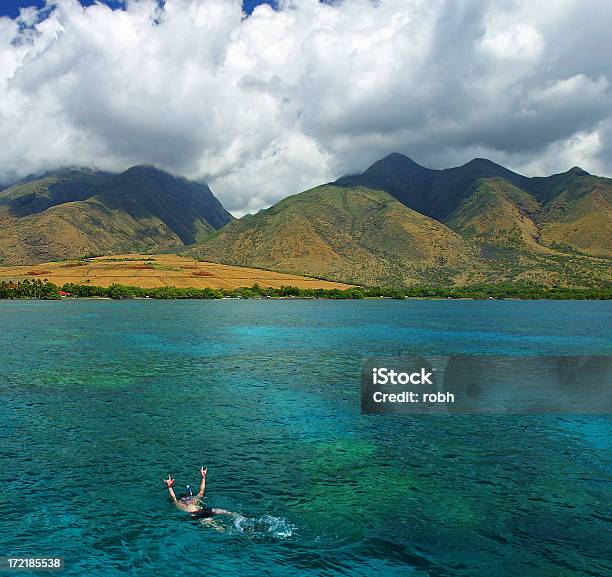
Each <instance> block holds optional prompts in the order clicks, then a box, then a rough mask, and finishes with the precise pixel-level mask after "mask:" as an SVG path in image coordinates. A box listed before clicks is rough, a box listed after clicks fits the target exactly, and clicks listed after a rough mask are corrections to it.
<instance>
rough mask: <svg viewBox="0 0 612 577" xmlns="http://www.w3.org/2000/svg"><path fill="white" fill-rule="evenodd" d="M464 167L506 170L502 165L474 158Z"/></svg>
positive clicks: (486, 159)
mask: <svg viewBox="0 0 612 577" xmlns="http://www.w3.org/2000/svg"><path fill="white" fill-rule="evenodd" d="M463 166H471V167H474V168H504V167H503V166H501V165H500V164H497V163H495V162H493V161H492V160H489V159H488V158H473V159H472V160H470V161H469V162H466V163H465V164H464V165H463Z"/></svg>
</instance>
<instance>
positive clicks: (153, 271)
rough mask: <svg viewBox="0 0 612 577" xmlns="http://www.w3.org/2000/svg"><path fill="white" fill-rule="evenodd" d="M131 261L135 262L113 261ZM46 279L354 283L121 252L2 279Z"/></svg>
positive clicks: (7, 269)
mask: <svg viewBox="0 0 612 577" xmlns="http://www.w3.org/2000/svg"><path fill="white" fill-rule="evenodd" d="M110 259H132V260H110ZM35 278H39V279H41V280H42V279H48V280H49V281H51V282H53V283H55V284H57V285H59V286H61V285H63V284H64V283H74V284H91V285H98V286H104V287H106V286H109V285H111V284H113V283H117V284H124V285H132V286H138V287H142V288H154V287H160V286H175V287H179V288H185V287H195V288H207V287H208V288H224V289H232V288H237V287H248V286H252V285H253V284H255V283H257V284H259V285H260V286H262V287H273V288H279V287H281V286H283V285H284V286H296V287H300V288H323V289H333V288H339V289H345V288H349V286H350V285H347V284H342V283H337V282H329V281H324V280H319V279H314V278H309V277H304V276H299V275H293V274H282V273H278V272H272V271H268V270H259V269H254V268H243V267H238V266H229V265H223V264H215V263H210V262H200V261H197V260H193V259H191V258H187V257H184V256H179V255H176V254H154V255H142V254H121V255H113V256H102V257H98V258H92V259H88V260H87V261H74V260H72V261H62V262H48V263H41V264H36V265H26V266H0V281H3V280H13V281H18V280H24V279H35Z"/></svg>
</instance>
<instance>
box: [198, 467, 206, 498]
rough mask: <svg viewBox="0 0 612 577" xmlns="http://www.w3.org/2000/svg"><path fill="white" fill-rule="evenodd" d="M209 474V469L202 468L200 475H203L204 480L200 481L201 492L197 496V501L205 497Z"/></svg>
mask: <svg viewBox="0 0 612 577" xmlns="http://www.w3.org/2000/svg"><path fill="white" fill-rule="evenodd" d="M207 473H208V469H205V468H204V467H200V475H202V480H201V481H200V490H199V491H198V494H197V495H196V499H202V498H203V497H204V491H206V475H207Z"/></svg>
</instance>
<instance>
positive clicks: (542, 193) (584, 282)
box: [189, 154, 612, 286]
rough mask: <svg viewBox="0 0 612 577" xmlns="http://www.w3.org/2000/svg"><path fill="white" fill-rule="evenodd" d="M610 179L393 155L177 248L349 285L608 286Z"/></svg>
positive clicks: (485, 162) (478, 161)
mask: <svg viewBox="0 0 612 577" xmlns="http://www.w3.org/2000/svg"><path fill="white" fill-rule="evenodd" d="M611 184H612V181H611V180H609V179H606V178H600V177H595V176H591V175H589V174H588V173H586V172H585V171H582V170H580V169H577V168H575V169H572V170H570V171H568V172H567V173H563V174H560V175H553V176H550V177H545V178H528V177H525V176H521V175H519V174H517V173H514V172H512V171H510V170H508V169H506V168H504V167H502V166H499V165H497V164H495V163H493V162H490V161H488V160H484V159H476V160H474V161H471V162H469V163H467V164H465V165H463V166H461V167H457V168H451V169H446V170H432V169H429V168H424V167H422V166H420V165H418V164H417V163H415V162H414V161H412V160H411V159H409V158H407V157H405V156H402V155H400V154H392V155H389V156H388V157H386V158H385V159H382V160H381V161H379V162H377V163H374V165H372V166H371V167H370V168H369V169H368V170H366V171H365V172H364V173H363V174H361V175H356V176H350V177H343V178H341V179H339V180H338V181H336V182H335V183H331V184H329V185H325V186H321V187H317V188H314V189H312V190H309V191H306V192H303V193H300V194H297V195H294V196H291V197H288V198H285V199H284V200H282V201H280V202H279V203H277V204H276V205H274V206H273V207H271V208H269V209H267V210H264V211H260V212H259V213H257V214H256V215H249V216H246V217H244V218H242V219H240V220H239V221H234V222H232V223H230V224H228V225H227V226H226V227H224V228H223V229H221V231H219V232H217V233H214V234H212V235H210V237H209V238H207V239H204V240H203V242H202V243H200V244H199V245H198V246H196V247H194V248H193V249H190V250H189V254H192V255H196V256H199V257H202V258H206V259H208V260H213V261H216V262H225V263H232V264H241V265H247V264H251V265H254V266H259V267H263V268H270V269H274V270H279V271H290V272H296V273H303V274H310V275H317V276H323V277H326V278H333V279H336V280H344V281H347V282H353V283H362V284H367V285H372V284H392V285H411V284H448V285H465V284H470V283H477V282H514V281H529V282H534V283H537V284H545V285H554V284H560V285H563V286H599V285H601V284H602V283H606V282H609V281H610V262H609V258H610V257H611V256H612V247H611V246H610V233H609V231H610V224H611V219H610V216H611V215H610V193H611V191H612V185H611Z"/></svg>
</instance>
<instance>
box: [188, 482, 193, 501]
mask: <svg viewBox="0 0 612 577" xmlns="http://www.w3.org/2000/svg"><path fill="white" fill-rule="evenodd" d="M187 496H188V498H189V499H191V497H193V491H192V490H191V485H187Z"/></svg>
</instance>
